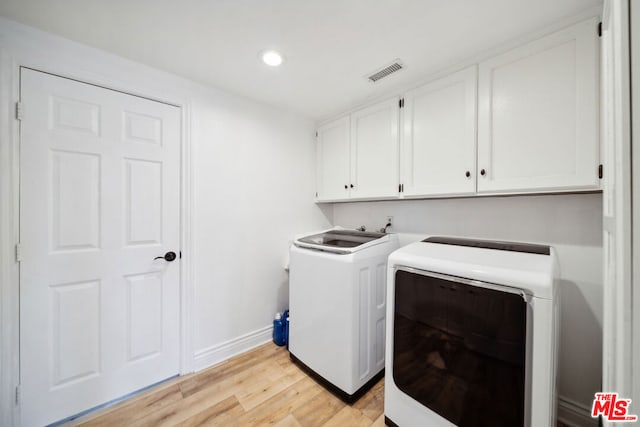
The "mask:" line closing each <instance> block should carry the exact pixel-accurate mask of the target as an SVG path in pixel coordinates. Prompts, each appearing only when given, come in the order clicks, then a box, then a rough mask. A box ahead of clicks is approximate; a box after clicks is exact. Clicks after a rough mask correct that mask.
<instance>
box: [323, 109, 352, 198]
mask: <svg viewBox="0 0 640 427" xmlns="http://www.w3.org/2000/svg"><path fill="white" fill-rule="evenodd" d="M350 137H351V131H350V119H349V116H346V117H342V118H340V119H337V120H334V121H332V122H330V123H327V124H325V125H324V126H322V127H321V128H319V129H318V137H317V153H316V154H317V163H316V165H317V166H316V167H317V171H316V179H317V189H318V194H317V199H318V200H343V199H347V198H348V197H349V189H348V186H349V161H350V159H349V138H350Z"/></svg>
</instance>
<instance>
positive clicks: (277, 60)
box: [260, 50, 284, 67]
mask: <svg viewBox="0 0 640 427" xmlns="http://www.w3.org/2000/svg"><path fill="white" fill-rule="evenodd" d="M260 58H262V62H264V63H265V64H267V65H270V66H272V67H277V66H278V65H280V64H282V63H283V62H284V56H283V55H282V54H281V53H280V52H276V51H275V50H265V51H263V52H262V53H260Z"/></svg>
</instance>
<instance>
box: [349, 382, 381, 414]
mask: <svg viewBox="0 0 640 427" xmlns="http://www.w3.org/2000/svg"><path fill="white" fill-rule="evenodd" d="M353 408H354V409H358V410H359V411H361V412H362V413H363V414H364V415H366V416H367V417H368V418H370V419H372V420H375V419H377V418H379V417H380V415H382V413H383V412H384V378H383V379H381V380H380V381H378V382H377V383H376V384H375V385H374V386H373V387H371V390H369V391H368V392H367V393H365V395H364V396H362V397H361V398H360V399H358V401H357V402H355V403H354V404H353Z"/></svg>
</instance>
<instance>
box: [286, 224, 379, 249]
mask: <svg viewBox="0 0 640 427" xmlns="http://www.w3.org/2000/svg"><path fill="white" fill-rule="evenodd" d="M387 236H388V235H387V234H384V233H372V232H366V231H357V230H342V229H338V230H329V231H325V232H322V233H318V234H312V235H310V236H305V237H301V238H299V239H297V240H296V241H295V242H294V244H295V245H296V246H298V247H303V248H309V249H318V250H326V251H329V252H337V253H350V252H355V251H357V250H359V249H362V248H361V247H362V246H364V245H366V244H367V243H370V242H373V241H374V240H378V239H382V238H384V237H387ZM367 246H369V245H367Z"/></svg>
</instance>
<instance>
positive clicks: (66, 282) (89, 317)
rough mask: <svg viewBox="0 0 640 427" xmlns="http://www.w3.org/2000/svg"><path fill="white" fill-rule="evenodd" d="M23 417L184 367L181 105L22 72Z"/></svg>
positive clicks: (47, 419)
mask: <svg viewBox="0 0 640 427" xmlns="http://www.w3.org/2000/svg"><path fill="white" fill-rule="evenodd" d="M21 97H22V103H23V106H24V117H23V120H22V122H21V157H20V180H21V188H20V198H21V201H20V212H21V214H20V239H21V245H22V261H21V263H20V366H21V372H20V376H21V384H22V397H23V398H22V405H21V408H22V422H23V424H24V425H43V424H48V423H51V422H55V421H58V420H60V419H63V418H65V417H68V416H70V415H73V414H76V413H78V412H81V411H83V410H86V409H89V408H92V407H94V406H97V405H100V404H102V403H104V402H107V401H110V400H112V399H115V398H118V397H120V396H123V395H126V394H128V393H131V392H133V391H136V390H138V389H140V388H143V387H145V386H148V385H150V384H153V383H156V382H158V381H161V380H163V379H166V378H168V377H171V376H174V375H176V374H177V373H178V370H179V335H178V328H179V306H178V304H179V301H180V298H179V295H180V294H179V260H177V261H175V262H173V263H169V262H166V261H165V260H164V259H159V260H154V258H155V257H156V256H160V255H163V254H164V253H165V252H167V251H175V252H178V251H179V209H180V187H179V185H180V175H179V174H180V169H179V167H180V163H179V162H180V109H179V108H177V107H174V106H170V105H166V104H162V103H159V102H154V101H150V100H147V99H142V98H138V97H135V96H131V95H127V94H123V93H120V92H116V91H111V90H108V89H104V88H100V87H96V86H92V85H89V84H85V83H80V82H77V81H73V80H69V79H64V78H61V77H56V76H52V75H49V74H46V73H41V72H38V71H34V70H28V69H22V70H21Z"/></svg>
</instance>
